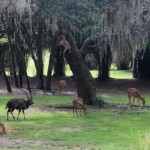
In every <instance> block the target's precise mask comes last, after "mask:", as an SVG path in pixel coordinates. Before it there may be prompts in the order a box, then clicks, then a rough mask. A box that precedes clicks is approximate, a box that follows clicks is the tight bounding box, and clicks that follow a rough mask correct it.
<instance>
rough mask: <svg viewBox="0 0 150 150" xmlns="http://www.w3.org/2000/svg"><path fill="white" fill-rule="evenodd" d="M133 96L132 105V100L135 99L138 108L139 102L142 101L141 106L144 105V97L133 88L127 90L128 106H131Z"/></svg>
mask: <svg viewBox="0 0 150 150" xmlns="http://www.w3.org/2000/svg"><path fill="white" fill-rule="evenodd" d="M132 96H133V103H134V99H135V98H137V100H138V102H139V106H140V101H139V100H141V101H142V104H143V105H145V99H144V97H141V94H140V92H139V91H138V90H137V89H135V88H129V89H128V97H129V105H131V98H132Z"/></svg>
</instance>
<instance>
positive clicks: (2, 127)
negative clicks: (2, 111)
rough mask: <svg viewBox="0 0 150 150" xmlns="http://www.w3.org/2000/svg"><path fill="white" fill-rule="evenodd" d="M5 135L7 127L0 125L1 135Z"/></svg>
mask: <svg viewBox="0 0 150 150" xmlns="http://www.w3.org/2000/svg"><path fill="white" fill-rule="evenodd" d="M4 133H5V126H4V124H2V123H0V134H4Z"/></svg>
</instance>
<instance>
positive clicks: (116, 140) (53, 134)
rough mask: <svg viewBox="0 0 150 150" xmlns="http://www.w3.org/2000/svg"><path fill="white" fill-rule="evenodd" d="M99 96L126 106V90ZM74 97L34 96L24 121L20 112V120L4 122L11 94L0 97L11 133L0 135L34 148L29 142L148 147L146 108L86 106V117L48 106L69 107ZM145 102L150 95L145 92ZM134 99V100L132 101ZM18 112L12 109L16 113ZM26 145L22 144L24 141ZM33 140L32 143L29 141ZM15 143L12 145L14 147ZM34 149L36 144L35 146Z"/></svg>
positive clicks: (106, 148)
mask: <svg viewBox="0 0 150 150" xmlns="http://www.w3.org/2000/svg"><path fill="white" fill-rule="evenodd" d="M101 96H102V98H104V99H105V101H106V102H108V103H110V104H111V103H112V104H122V105H126V104H127V103H128V97H127V94H126V93H123V92H122V93H116V94H114V93H107V92H106V93H102V94H101ZM73 97H74V96H65V95H63V96H34V99H33V100H34V103H35V104H34V105H33V106H32V107H30V108H29V109H28V110H26V118H27V119H26V120H24V119H23V116H22V114H21V115H20V118H19V120H15V121H14V120H13V119H12V118H11V116H10V121H6V109H5V104H6V102H7V101H8V100H9V99H10V98H12V96H0V99H1V103H0V116H1V118H0V121H1V122H3V123H5V126H6V130H12V132H11V133H7V134H4V135H3V136H2V137H1V138H7V139H9V140H10V141H11V140H18V139H21V140H22V146H21V148H22V149H31V148H33V147H32V146H33V145H32V142H33V141H39V142H41V143H43V144H40V145H38V146H36V149H41V148H44V149H58V150H59V149H75V148H78V149H90V150H91V149H94V150H97V149H103V150H117V149H118V150H125V149H129V150H131V149H137V150H138V149H139V150H142V149H143V150H148V149H150V141H149V137H150V130H149V124H150V119H149V118H150V111H149V110H148V109H141V108H139V109H136V110H122V109H103V108H96V107H90V106H88V113H87V115H86V116H82V117H79V118H75V117H73V114H72V109H59V110H57V109H54V108H52V107H50V106H68V107H69V106H71V105H72V99H73ZM145 97H146V100H147V101H146V105H149V104H150V102H149V101H148V99H149V98H150V95H149V94H146V93H145ZM136 103H137V101H135V104H136ZM17 113H18V112H17V111H15V112H14V114H15V116H16V115H17ZM26 140H28V144H26V145H24V144H23V143H24V141H26ZM31 141H32V142H31ZM6 145H7V144H6ZM17 147H20V146H18V144H15V145H12V146H11V147H9V148H11V149H15V148H17ZM34 148H35V146H34Z"/></svg>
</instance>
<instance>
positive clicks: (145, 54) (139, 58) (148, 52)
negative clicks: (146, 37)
mask: <svg viewBox="0 0 150 150" xmlns="http://www.w3.org/2000/svg"><path fill="white" fill-rule="evenodd" d="M134 66H135V69H134V72H133V75H134V77H137V78H141V79H150V43H149V44H147V47H146V49H145V50H140V51H137V55H136V61H135V62H134ZM135 73H136V74H135ZM135 75H136V76H135Z"/></svg>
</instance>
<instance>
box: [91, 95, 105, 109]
mask: <svg viewBox="0 0 150 150" xmlns="http://www.w3.org/2000/svg"><path fill="white" fill-rule="evenodd" d="M93 104H94V105H97V106H99V107H102V106H103V105H104V104H107V102H106V101H105V100H104V98H102V97H101V96H96V97H94V99H93Z"/></svg>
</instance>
